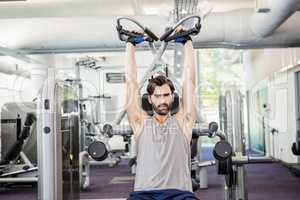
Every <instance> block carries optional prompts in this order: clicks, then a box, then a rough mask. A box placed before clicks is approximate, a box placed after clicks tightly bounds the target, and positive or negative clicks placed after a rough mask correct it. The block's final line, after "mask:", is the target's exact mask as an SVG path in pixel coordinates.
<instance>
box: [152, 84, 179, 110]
mask: <svg viewBox="0 0 300 200" xmlns="http://www.w3.org/2000/svg"><path fill="white" fill-rule="evenodd" d="M173 101H174V97H173V95H172V92H171V89H170V86H169V85H168V84H164V85H162V86H157V87H155V90H154V92H153V94H152V95H150V98H149V102H150V103H151V104H152V107H153V110H154V111H155V113H157V114H159V115H167V114H168V113H169V112H170V111H171V107H172V103H173Z"/></svg>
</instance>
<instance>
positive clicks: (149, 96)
mask: <svg viewBox="0 0 300 200" xmlns="http://www.w3.org/2000/svg"><path fill="white" fill-rule="evenodd" d="M148 102H149V103H150V104H152V101H151V95H150V94H149V95H148Z"/></svg>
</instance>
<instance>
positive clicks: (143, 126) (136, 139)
mask: <svg viewBox="0 0 300 200" xmlns="http://www.w3.org/2000/svg"><path fill="white" fill-rule="evenodd" d="M148 119H149V116H148V117H146V118H145V119H144V121H143V124H142V128H141V130H140V132H139V134H137V135H136V134H135V135H133V138H134V140H135V142H136V143H138V141H139V139H140V137H141V135H142V134H143V131H144V129H145V125H146V123H147V120H148Z"/></svg>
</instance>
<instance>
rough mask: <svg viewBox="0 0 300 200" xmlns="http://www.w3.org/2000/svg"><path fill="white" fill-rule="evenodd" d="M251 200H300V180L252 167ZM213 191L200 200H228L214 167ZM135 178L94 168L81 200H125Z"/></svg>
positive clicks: (25, 191)
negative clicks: (88, 185)
mask: <svg viewBox="0 0 300 200" xmlns="http://www.w3.org/2000/svg"><path fill="white" fill-rule="evenodd" d="M209 152H211V149H207V148H206V149H205V151H204V154H203V156H204V158H205V159H210V158H211V155H210V153H209ZM247 172H248V179H247V182H248V185H247V186H248V193H249V200H268V199H272V200H283V199H284V200H296V199H299V197H300V180H299V178H296V177H295V176H293V175H292V174H291V173H290V171H289V170H288V169H287V168H286V167H283V166H282V165H280V164H252V165H248V166H247ZM208 178H209V180H208V181H209V182H208V184H209V188H208V189H203V190H198V191H197V192H196V195H197V196H198V197H199V198H200V200H221V199H224V195H223V193H224V191H223V188H224V181H223V180H224V179H223V176H219V175H218V174H217V173H216V170H215V168H214V167H210V168H208ZM133 181H134V177H133V176H132V175H131V174H130V169H129V167H128V165H127V161H122V162H121V163H120V164H119V165H118V166H116V167H114V168H109V167H106V166H92V167H91V185H90V187H89V189H88V190H86V191H83V192H81V195H80V196H81V199H93V200H96V199H124V198H126V197H128V195H129V193H130V191H132V188H133ZM0 199H5V200H15V199H22V200H34V199H37V187H11V188H1V187H0Z"/></svg>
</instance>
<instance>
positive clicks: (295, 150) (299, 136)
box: [292, 131, 300, 156]
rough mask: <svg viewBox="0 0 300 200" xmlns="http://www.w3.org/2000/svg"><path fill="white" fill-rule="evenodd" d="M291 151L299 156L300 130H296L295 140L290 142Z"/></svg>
mask: <svg viewBox="0 0 300 200" xmlns="http://www.w3.org/2000/svg"><path fill="white" fill-rule="evenodd" d="M292 152H293V154H294V155H296V156H300V132H299V131H298V132H297V138H296V142H294V143H293V144H292Z"/></svg>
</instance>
